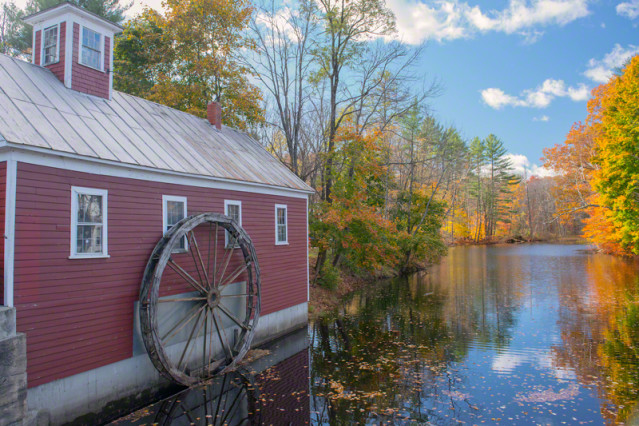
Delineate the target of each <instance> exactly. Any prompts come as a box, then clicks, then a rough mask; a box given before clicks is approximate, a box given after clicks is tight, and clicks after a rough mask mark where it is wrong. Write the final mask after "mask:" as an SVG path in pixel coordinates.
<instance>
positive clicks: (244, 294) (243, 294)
mask: <svg viewBox="0 0 639 426" xmlns="http://www.w3.org/2000/svg"><path fill="white" fill-rule="evenodd" d="M248 296H252V294H248V293H238V294H220V297H248Z"/></svg>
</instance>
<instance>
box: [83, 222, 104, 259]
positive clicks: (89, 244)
mask: <svg viewBox="0 0 639 426" xmlns="http://www.w3.org/2000/svg"><path fill="white" fill-rule="evenodd" d="M77 252H78V253H102V225H78V239H77Z"/></svg>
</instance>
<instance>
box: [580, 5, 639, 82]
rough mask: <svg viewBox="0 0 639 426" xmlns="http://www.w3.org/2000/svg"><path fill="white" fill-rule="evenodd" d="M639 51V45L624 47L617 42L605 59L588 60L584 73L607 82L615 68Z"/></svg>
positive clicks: (590, 77) (595, 79)
mask: <svg viewBox="0 0 639 426" xmlns="http://www.w3.org/2000/svg"><path fill="white" fill-rule="evenodd" d="M637 1H638V2H637V7H639V0H637ZM638 13H639V10H638ZM638 53H639V46H634V45H632V44H630V45H628V47H626V48H623V47H621V45H619V44H615V46H614V47H613V48H612V50H611V51H610V52H609V53H606V54H605V55H604V57H603V59H601V60H597V59H591V60H590V61H588V69H587V70H586V72H584V75H585V76H586V77H588V78H589V79H591V80H592V81H595V82H597V83H606V82H607V81H608V80H609V79H610V77H612V74H613V72H614V69H615V68H619V67H621V66H622V65H623V64H625V63H626V61H627V60H628V59H630V58H631V57H632V56H634V55H636V54H638Z"/></svg>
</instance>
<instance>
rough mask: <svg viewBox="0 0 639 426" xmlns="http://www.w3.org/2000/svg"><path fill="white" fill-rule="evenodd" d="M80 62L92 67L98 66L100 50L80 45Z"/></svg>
mask: <svg viewBox="0 0 639 426" xmlns="http://www.w3.org/2000/svg"><path fill="white" fill-rule="evenodd" d="M82 63H83V64H84V65H88V66H90V67H93V68H100V52H99V51H97V50H91V49H89V48H87V47H82Z"/></svg>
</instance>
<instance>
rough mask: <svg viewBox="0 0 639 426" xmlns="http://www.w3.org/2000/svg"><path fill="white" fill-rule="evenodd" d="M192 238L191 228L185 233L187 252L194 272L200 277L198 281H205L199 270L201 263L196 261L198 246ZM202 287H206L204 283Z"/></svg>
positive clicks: (193, 236)
mask: <svg viewBox="0 0 639 426" xmlns="http://www.w3.org/2000/svg"><path fill="white" fill-rule="evenodd" d="M194 238H195V235H194V234H193V231H192V230H191V231H189V232H187V233H186V239H187V241H188V242H189V253H190V254H191V258H192V259H193V265H195V272H197V276H198V278H199V279H200V281H199V282H200V283H205V282H206V281H204V277H203V276H202V272H201V271H200V268H201V265H202V264H201V262H200V263H198V259H197V257H196V255H197V252H198V250H199V247H197V241H194V240H193V239H194ZM203 287H205V288H206V285H204V286H203Z"/></svg>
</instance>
